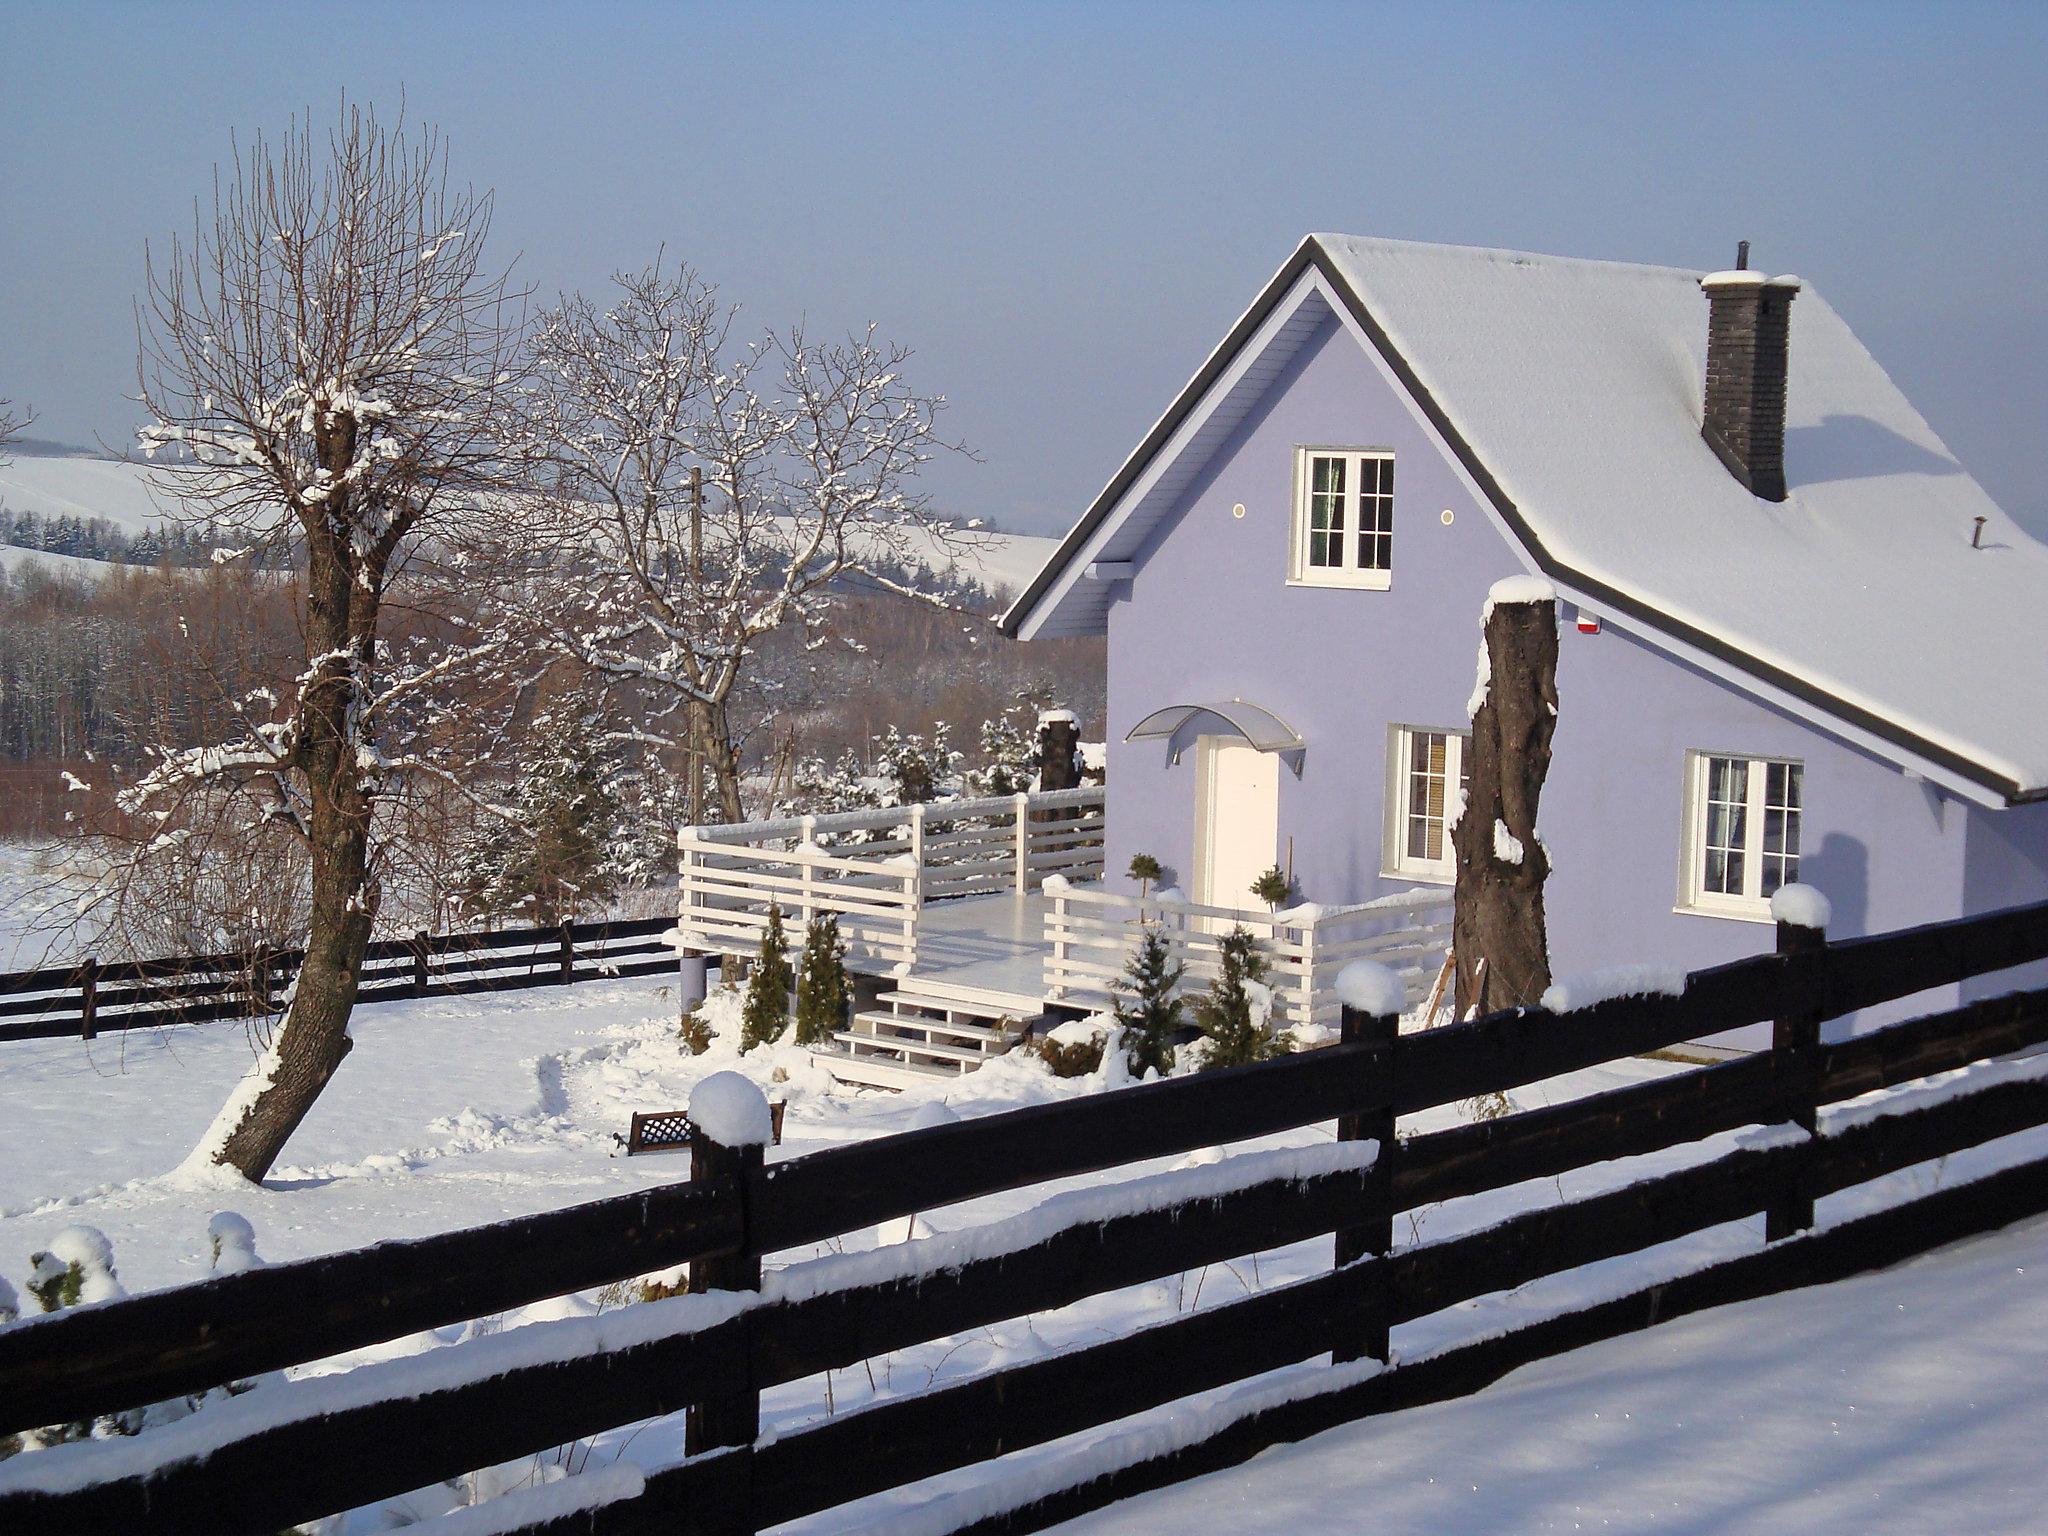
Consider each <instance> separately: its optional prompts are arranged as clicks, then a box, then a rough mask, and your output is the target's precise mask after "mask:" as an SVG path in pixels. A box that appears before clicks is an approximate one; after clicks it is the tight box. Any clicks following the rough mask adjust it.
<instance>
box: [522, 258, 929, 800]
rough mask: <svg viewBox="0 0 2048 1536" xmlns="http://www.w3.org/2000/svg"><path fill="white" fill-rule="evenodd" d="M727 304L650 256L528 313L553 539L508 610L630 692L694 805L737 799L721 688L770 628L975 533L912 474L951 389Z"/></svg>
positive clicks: (819, 610)
mask: <svg viewBox="0 0 2048 1536" xmlns="http://www.w3.org/2000/svg"><path fill="white" fill-rule="evenodd" d="M733 322H734V313H733V311H731V310H729V309H726V308H724V307H722V306H721V305H720V304H719V302H718V300H717V297H716V295H715V293H714V291H713V290H712V289H711V288H710V287H709V286H708V285H706V284H705V283H704V282H702V281H701V280H700V279H699V278H698V277H697V275H696V274H695V273H694V272H693V271H691V270H690V269H689V268H688V267H686V266H678V267H675V268H670V267H668V266H667V265H666V264H665V262H663V261H662V260H660V259H657V260H656V262H655V263H654V264H653V265H651V266H649V267H647V268H646V269H644V270H643V271H640V272H637V273H621V274H619V275H618V276H617V277H616V278H615V279H614V286H613V290H612V292H611V293H610V294H609V295H608V296H607V299H606V301H604V302H598V301H593V300H591V299H588V298H585V297H583V296H582V295H575V296H572V297H568V298H565V299H563V300H562V301H561V303H560V304H558V305H557V306H556V307H555V308H554V309H553V310H551V311H550V312H549V313H548V314H547V315H546V316H545V317H544V318H543V319H542V321H541V323H540V325H539V326H538V328H537V330H536V331H535V338H534V347H533V360H534V365H535V366H534V374H533V384H532V387H531V389H530V390H529V391H528V392H527V393H526V394H525V396H524V398H525V402H526V428H525V444H526V448H527V451H528V453H529V454H530V456H531V464H532V469H531V472H530V474H529V478H528V497H527V503H528V506H529V510H530V511H531V513H532V514H533V518H534V526H535V527H536V528H537V529H539V530H540V531H541V537H542V541H543V543H544V545H545V546H546V548H547V549H548V551H549V558H548V562H547V567H546V570H545V573H544V575H543V576H541V577H540V578H538V579H536V581H535V582H534V583H533V585H532V587H531V588H530V590H529V591H527V592H526V593H524V594H523V595H522V599H521V602H520V604H519V606H518V609H517V611H516V612H515V613H513V614H511V615H509V616H508V623H510V622H515V621H518V620H524V619H528V618H530V619H531V620H532V621H533V622H534V624H535V626H536V628H537V631H538V634H539V637H540V640H541V643H542V644H543V645H544V646H545V647H546V648H548V649H549V650H551V651H552V652H554V653H556V654H559V655H564V656H569V657H572V658H574V659H575V660H576V661H578V662H580V663H581V664H582V665H583V666H585V667H587V668H588V669H589V670H590V671H591V672H592V673H593V674H594V675H595V676H597V677H598V678H601V679H604V680H605V681H607V682H608V683H610V684H611V685H613V686H615V687H618V688H622V689H626V690H630V691H633V692H635V693H636V694H638V695H639V696H640V697H641V698H642V700H643V701H644V708H645V713H646V716H647V719H648V722H649V724H648V729H649V730H650V731H652V732H659V733H663V734H664V735H665V736H666V738H667V739H669V740H671V741H673V742H674V743H675V744H677V745H679V746H682V747H685V748H687V749H688V750H689V752H690V754H691V760H692V763H693V765H695V767H693V775H694V774H696V773H698V772H701V773H702V774H705V775H708V780H709V782H708V785H707V786H705V787H704V788H703V789H702V790H701V792H699V793H694V794H693V795H692V797H691V806H692V811H691V814H692V819H693V820H696V821H700V822H701V821H708V820H711V819H712V818H713V815H714V813H715V815H716V816H718V817H721V818H723V819H725V820H727V821H737V820H739V819H741V817H742V815H743V814H744V813H743V810H742V807H741V803H740V769H739V754H738V743H739V740H740V738H741V736H742V735H743V730H742V729H740V728H739V726H737V725H736V723H735V721H734V720H733V718H732V709H733V705H734V700H735V697H736V695H737V693H738V690H739V689H740V688H741V685H742V683H743V682H744V681H745V680H746V679H747V678H748V676H749V675H750V673H751V672H752V671H753V670H754V669H756V668H757V667H758V666H759V664H760V660H761V647H760V641H761V639H762V637H763V636H765V635H767V634H769V633H771V632H773V631H776V630H779V629H781V628H783V627H785V626H794V627H797V628H798V629H800V630H801V631H802V632H803V633H804V634H806V635H807V636H809V637H810V638H811V640H812V642H813V643H818V642H819V641H820V640H821V639H822V637H823V635H824V634H825V632H826V630H827V626H828V624H829V620H830V617H831V614H832V611H833V607H834V603H835V599H836V596H837V593H838V592H839V590H841V587H842V582H843V580H844V579H845V578H848V577H850V576H854V575H858V576H860V577H862V578H863V579H864V581H865V583H866V585H868V586H870V587H876V586H880V587H888V588H895V587H898V586H899V585H900V584H899V583H897V582H895V581H894V580H893V579H892V578H891V577H890V575H889V574H888V572H889V570H890V569H891V567H892V566H893V565H895V564H899V563H901V562H902V561H903V560H904V559H905V557H907V556H911V555H919V556H930V555H932V554H933V553H934V551H935V550H936V551H939V552H941V553H943V552H948V551H953V550H957V549H960V548H961V547H962V546H963V545H964V544H966V543H968V542H969V541H970V536H968V535H965V534H963V533H961V532H960V531H959V530H956V529H954V528H952V527H951V526H950V525H948V524H946V523H945V522H943V521H941V520H939V519H937V518H935V517H934V516H932V514H931V512H930V509H929V507H928V504H927V501H926V498H925V496H924V495H923V494H922V493H921V492H919V491H918V490H917V489H915V478H916V474H917V471H918V468H919V466H921V465H922V464H923V463H924V462H925V461H926V460H927V459H928V458H930V457H931V455H932V453H933V452H934V451H935V450H937V449H939V448H940V447H942V446H944V445H943V444H942V442H941V440H940V438H939V436H938V432H937V420H938V414H939V411H940V410H941V408H942V407H943V404H944V402H943V400H942V399H941V398H940V397H937V396H932V395H923V394H919V393H917V392H916V391H915V390H913V389H912V388H910V386H909V385H908V384H907V383H906V382H905V381H904V377H903V368H904V364H905V363H906V362H907V360H908V358H909V355H910V354H909V352H908V351H907V350H906V349H904V348H902V347H899V346H892V345H888V344H886V343H883V342H880V341H878V340H877V339H876V338H875V336H874V333H873V331H872V330H870V331H868V332H867V333H865V334H858V335H854V336H852V337H849V338H848V339H846V340H844V341H837V342H819V341H816V340H814V339H812V338H811V337H810V336H809V335H807V334H806V333H805V331H804V330H803V329H802V327H801V326H797V327H792V328H791V329H789V330H787V331H781V332H774V331H771V332H769V333H767V334H766V335H764V336H763V337H761V338H760V339H759V340H756V341H753V342H751V343H749V344H746V345H740V344H737V343H736V342H735V341H734V339H733V336H732V327H733ZM925 563H928V564H929V563H932V562H931V561H930V560H926V561H925ZM939 563H943V560H941V561H940V562H939Z"/></svg>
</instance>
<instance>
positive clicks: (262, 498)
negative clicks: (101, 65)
mask: <svg viewBox="0 0 2048 1536" xmlns="http://www.w3.org/2000/svg"><path fill="white" fill-rule="evenodd" d="M490 222H491V197H490V195H489V194H488V193H482V194H479V193H476V192H474V191H471V190H468V189H456V188H452V187H451V186H450V184H449V181H448V176H447V168H446V154H445V150H444V147H443V145H442V143H441V141H440V139H439V137H438V135H436V134H435V133H434V132H433V131H432V130H430V129H422V130H418V131H409V130H408V129H407V128H406V125H405V124H404V123H403V121H402V120H401V121H400V122H398V123H396V124H393V125H386V124H384V123H382V122H380V121H379V120H378V119H377V117H376V116H375V114H374V113H373V112H371V111H368V110H366V109H363V108H359V107H350V106H345V107H344V108H343V111H342V114H341V119H340V122H339V124H338V126H337V127H336V128H335V129H334V130H333V131H332V132H330V133H327V134H317V133H316V132H315V130H314V128H313V126H312V123H311V121H310V119H307V120H306V121H303V122H301V123H297V124H294V125H293V126H292V128H290V129H289V130H288V131H287V132H286V133H285V135H284V136H283V138H282V140H280V141H279V142H277V143H276V144H274V145H273V144H272V143H270V142H268V141H266V140H263V139H260V138H259V139H258V140H256V141H255V142H254V143H253V144H251V145H250V146H248V148H247V149H246V150H244V149H241V148H239V147H238V148H237V150H236V153H235V155H234V159H233V164H232V167H231V169H230V170H229V171H228V172H227V173H226V174H225V175H223V176H217V177H216V185H215V189H214V196H213V205H212V210H211V214H210V216H204V215H202V216H200V217H199V218H197V219H196V220H195V225H194V230H193V233H192V236H191V238H190V240H189V241H186V240H181V239H174V240H173V241H172V243H171V246H170V249H169V252H168V255H167V257H166V259H165V260H164V261H163V262H162V263H161V264H159V262H158V261H157V259H156V256H155V253H154V252H152V253H151V255H150V259H149V263H148V271H147V296H146V300H145V302H144V304H143V306H142V309H141V312H140V314H139V316H138V325H137V329H138V333H139V342H138V346H139V352H140V359H139V363H138V373H139V375H140V382H141V400H142V404H143V405H144V407H145V409H146V410H147V412H148V415H149V418H150V422H149V425H147V426H146V427H145V428H144V429H143V431H142V434H141V435H142V440H143V444H144V446H145V449H146V450H147V451H148V452H149V453H150V454H151V456H152V457H153V458H158V459H159V462H160V466H161V467H160V469H159V472H158V473H159V478H160V480H161V482H162V484H163V486H164V488H165V489H166V490H168V492H169V493H170V494H171V495H172V496H173V497H175V498H176V499H177V501H178V502H179V504H180V505H181V507H182V508H183V511H184V513H185V515H188V516H191V517H195V518H199V519H205V520H212V521H215V522H217V523H219V524H220V525H222V526H223V527H224V528H227V529H230V530H232V531H234V532H236V533H237V534H239V535H240V536H242V537H243V538H245V539H247V540H250V541H265V540H269V541H278V542H283V543H288V544H289V545H291V546H292V547H293V548H294V550H295V553H296V562H295V563H296V566H297V569H298V575H297V578H296V579H297V581H298V582H299V584H300V588H301V593H302V608H301V625H302V629H303V640H304V658H303V667H302V669H301V670H299V672H298V673H297V675H296V677H294V678H293V679H292V680H291V681H290V682H289V683H288V684H287V685H286V686H285V687H284V688H282V689H276V688H271V687H261V686H259V687H256V688H253V689H251V690H249V691H247V692H237V691H234V690H232V689H230V688H228V687H227V686H225V685H224V686H223V687H222V689H221V690H220V702H221V706H222V710H221V713H222V716H223V721H224V724H225V725H226V727H227V728H226V729H225V730H223V731H222V732H221V733H220V735H219V739H217V740H215V741H213V742H210V743H208V744H206V745H202V746H197V747H184V748H176V749H165V750H163V751H162V752H161V753H160V754H159V756H158V758H157V760H156V761H155V763H154V764H153V766H151V768H150V769H149V771H148V772H147V773H145V774H144V775H142V776H141V777H140V778H139V779H137V780H136V781H135V782H133V783H131V784H130V785H128V786H127V788H126V789H125V790H124V791H123V792H122V793H121V795H120V797H119V798H120V805H121V808H122V810H123V811H124V812H125V813H126V814H127V815H129V816H130V817H133V818H136V819H137V820H138V821H141V822H142V823H144V824H145V825H147V824H149V823H156V824H159V825H161V826H163V827H164V828H166V829H167V830H166V831H165V833H164V834H162V836H160V837H158V838H156V839H151V840H147V841H145V840H142V839H137V840H135V841H134V842H133V843H132V845H131V846H132V848H133V850H134V852H133V856H132V857H131V858H129V859H128V860H127V861H125V862H117V864H116V867H115V868H114V869H113V870H112V871H111V872H110V874H109V877H108V884H107V886H106V888H105V889H106V890H107V891H118V888H119V886H120V884H121V882H122V881H123V880H124V879H125V878H127V877H128V876H129V875H131V874H132V873H133V872H134V871H136V870H137V869H138V868H139V867H141V866H142V865H143V864H146V862H147V860H148V859H149V857H150V855H151V851H152V849H153V848H155V847H157V846H158V845H159V844H160V843H161V842H162V840H163V837H174V836H175V834H176V831H177V829H178V828H179V827H180V826H181V825H183V824H185V823H187V822H188V821H189V820H190V819H191V818H190V816H189V815H188V814H187V813H188V811H189V810H190V808H192V807H194V806H195V805H211V804H212V803H214V802H216V801H217V800H219V799H220V798H221V797H223V796H226V797H232V798H237V799H239V800H241V801H243V802H244V803H245V804H248V805H251V806H254V807H257V808H259V810H260V816H261V819H262V820H263V822H264V823H265V824H268V825H274V826H279V827H282V828H284V829H285V830H286V831H287V832H288V833H289V834H290V835H291V836H292V837H294V838H296V839H297V840H298V842H299V843H300V844H301V845H302V847H303V848H304V851H305V857H306V861H307V862H306V889H307V918H306V929H305V944H304V948H305V958H304V962H303V965H302V967H301V969H300V972H299V978H298V982H297V986H296V990H295V991H294V993H293V995H292V998H291V1001H290V1005H289V1009H288V1011H287V1013H286V1016H285V1020H284V1023H283V1025H282V1027H281V1028H280V1029H279V1030H278V1031H277V1032H276V1034H275V1036H274V1038H273V1039H272V1041H271V1043H270V1046H269V1048H268V1050H267V1051H266V1052H265V1054H264V1057H263V1059H262V1060H261V1061H260V1062H259V1064H258V1066H257V1069H256V1072H255V1073H254V1075H253V1076H252V1077H251V1078H250V1079H248V1080H247V1081H245V1083H244V1084H243V1085H242V1087H241V1088H240V1089H239V1090H238V1091H237V1093H236V1095H235V1096H234V1097H233V1098H232V1099H231V1100H230V1101H229V1103H228V1104H227V1105H226V1106H225V1107H224V1108H223V1110H222V1111H221V1114H220V1116H219V1117H218V1118H217V1119H216V1121H215V1123H214V1125H213V1127H212V1129H211V1130H210V1131H209V1132H208V1134H207V1137H206V1139H205V1140H204V1142H203V1143H202V1144H201V1146H200V1148H199V1149H198V1150H197V1151H195V1153H194V1154H193V1156H194V1158H195V1160H211V1161H212V1162H215V1163H218V1164H222V1165H225V1166H228V1167H232V1168H234V1169H237V1170H239V1171H240V1172H241V1173H242V1174H243V1175H244V1176H245V1177H248V1178H251V1179H258V1178H261V1177H262V1176H263V1174H264V1173H265V1172H266V1171H267V1170H268V1169H269V1167H270V1166H271V1164H272V1162H273V1161H274V1160H275V1159H276V1157H277V1154H278V1152H279V1151H280V1149H281V1148H282V1147H283V1146H284V1144H285V1142H286V1140H287V1139H288V1138H289V1137H290V1136H291V1134H292V1132H293V1131H294V1130H295V1129H296V1128H297V1126H298V1125H299V1123H300V1121H301V1120H302V1119H303V1118H304V1116H305V1114H306V1112H307V1110H308V1109H309V1108H310V1107H311V1106H312V1104H313V1101H314V1099H315V1098H316V1097H317V1096H318V1094H319V1093H320V1091H321V1089H322V1088H323V1087H324V1086H325V1085H326V1083H327V1081H328V1080H329V1078H331V1077H332V1075H333V1073H334V1072H335V1070H336V1068H337V1067H339V1066H340V1064H341V1061H342V1058H343V1057H344V1056H345V1055H346V1054H347V1052H348V1049H349V1038H348V1019H349V1014H350V1011H351V1009H352V1008H353V1006H354V1002H355V996H356V990H357V986H358V981H359V976H360V969H361V965H362V959H363V954H364V949H365V946H366V945H367V944H368V942H369V938H370V933H371V929H372V926H373V924H374V923H375V922H376V918H377V913H378V907H379V903H380V900H381V898H382V894H383V886H382V883H381V882H382V876H383V874H384V869H385V855H384V851H383V850H382V849H381V848H380V846H379V843H378V840H377V826H378V822H379V817H380V813H381V812H382V811H383V810H385V809H387V808H388V806H389V803H390V802H391V801H392V800H393V798H394V797H396V796H398V795H400V794H402V793H403V790H404V786H405V785H406V784H407V783H409V782H411V781H413V779H414V778H415V777H416V776H417V775H420V774H428V775H435V774H437V773H438V775H439V777H440V779H441V781H442V782H443V783H444V784H448V783H453V782H455V781H456V780H458V779H459V775H456V774H452V773H450V772H448V771H447V770H446V769H445V768H440V767H439V766H438V762H437V758H436V755H435V750H434V749H435V746H436V743H437V741H438V740H439V739H440V738H441V737H442V736H443V735H444V734H445V733H446V730H447V724H448V722H447V718H446V709H447V706H446V705H445V704H444V703H443V702H442V700H441V697H440V694H439V692H438V690H439V689H440V687H441V685H442V684H444V683H445V681H446V680H447V679H448V677H449V676H450V675H451V673H453V672H454V671H455V670H456V669H457V668H458V667H459V666H460V665H461V664H463V663H464V662H465V661H466V660H468V659H471V658H473V656H474V654H475V652H476V651H477V650H478V649H480V648H486V647H487V646H488V642H478V641H474V640H472V638H471V637H470V636H469V634H468V632H467V631H466V630H464V629H462V628H461V627H460V626H459V624H455V625H453V635H452V638H451V636H450V633H449V629H450V627H451V626H450V625H441V626H436V625H434V624H431V623H423V622H421V621H420V620H419V617H418V615H417V613H413V614H409V615H406V617H407V622H406V624H405V625H404V627H403V633H404V635H405V637H406V638H407V641H408V643H407V644H405V645H403V646H399V645H396V644H394V643H393V642H394V640H395V638H396V633H395V631H396V630H397V629H398V624H397V619H396V618H395V617H394V613H395V611H396V610H400V609H417V608H419V607H421V606H423V605H427V604H428V599H427V598H426V597H425V596H423V594H424V593H425V592H426V591H427V589H428V588H429V586H430V585H431V584H432V579H433V576H434V574H435V566H436V562H440V561H445V560H448V559H451V558H459V556H454V555H451V550H453V549H454V548H455V547H456V546H457V545H458V544H459V542H460V540H461V538H462V537H463V535H464V533H465V531H466V530H467V529H469V528H471V527H473V526H474V525H475V524H476V522H477V521H478V520H479V519H480V518H481V516H482V515H484V514H485V512H486V510H487V508H488V504H489V493H490V492H491V490H492V489H493V487H494V486H496V485H497V484H498V477H497V468H498V464H499V462H500V460H499V452H498V443H499V436H498V426H499V422H498V417H499V411H500V402H501V400H502V399H503V398H504V397H505V395H506V393H507V392H508V390H509V389H510V388H511V387H513V385H514V383H515V379H514V369H515V368H516V366H517V362H516V359H517V357H518V356H519V354H520V348H521V346H522V343H523V333H522V327H521V325H520V324H519V321H518V316H517V314H516V309H517V298H518V296H517V295H515V294H512V293H511V292H510V291H509V290H508V287H507V280H506V277H505V276H504V274H503V273H502V272H493V271H491V270H490V269H487V268H486V267H485V265H484V261H483V249H484V245H485V240H486V236H487V234H488V231H489V227H490ZM451 624H452V621H451ZM238 824H240V823H239V822H238Z"/></svg>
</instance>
